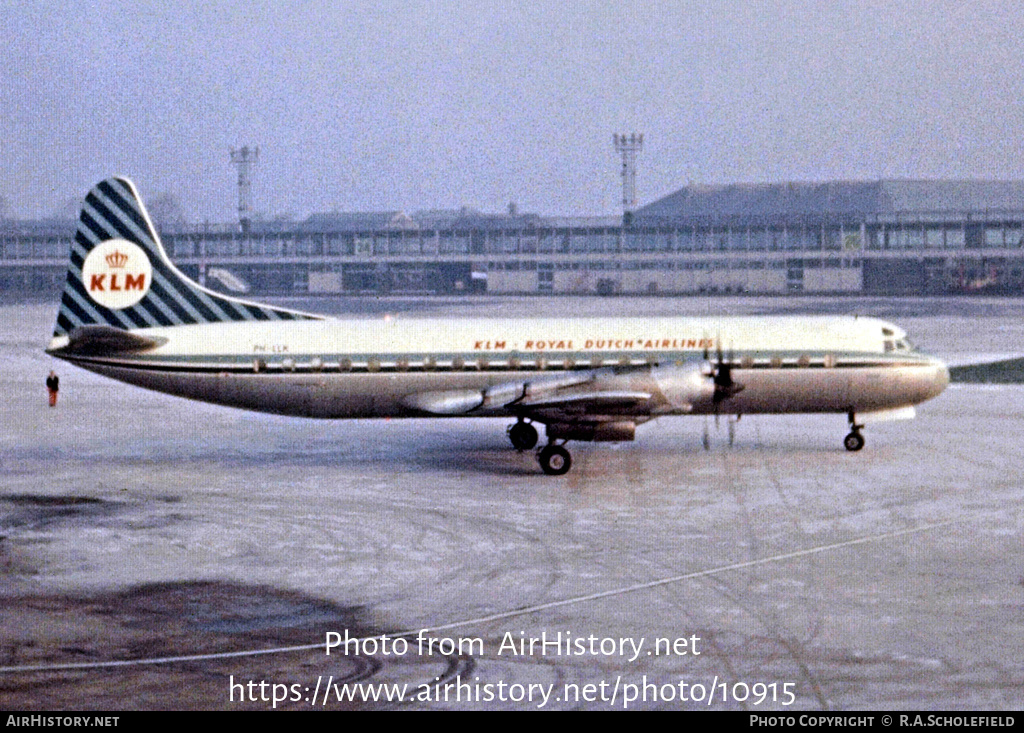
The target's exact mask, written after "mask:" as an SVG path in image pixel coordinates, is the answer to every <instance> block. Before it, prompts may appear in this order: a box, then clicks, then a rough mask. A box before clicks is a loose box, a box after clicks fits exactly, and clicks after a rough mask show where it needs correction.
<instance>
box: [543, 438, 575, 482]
mask: <svg viewBox="0 0 1024 733" xmlns="http://www.w3.org/2000/svg"><path fill="white" fill-rule="evenodd" d="M537 461H538V462H539V463H540V468H541V470H542V471H544V473H546V474H547V475H548V476H561V475H563V474H566V473H568V472H569V469H570V468H572V456H570V455H569V451H568V450H566V449H565V446H564V445H560V444H557V443H549V444H548V445H546V446H544V447H543V448H541V449H540V451H538V453H537Z"/></svg>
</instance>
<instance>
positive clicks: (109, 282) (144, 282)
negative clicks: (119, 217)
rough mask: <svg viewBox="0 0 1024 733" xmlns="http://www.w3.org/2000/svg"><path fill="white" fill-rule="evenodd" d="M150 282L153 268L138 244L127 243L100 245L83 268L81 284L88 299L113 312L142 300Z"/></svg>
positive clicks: (108, 241)
mask: <svg viewBox="0 0 1024 733" xmlns="http://www.w3.org/2000/svg"><path fill="white" fill-rule="evenodd" d="M152 282H153V265H152V264H150V261H149V258H148V257H146V253H145V252H144V251H143V250H142V247H140V246H139V245H137V244H134V243H133V242H129V241H128V240H126V239H108V240H107V241H105V242H100V244H98V245H97V246H96V247H94V248H93V250H92V252H90V253H89V255H88V256H87V257H86V258H85V262H84V263H83V264H82V284H83V285H85V291H86V292H87V293H89V297H90V298H92V299H93V300H95V301H96V302H97V303H99V304H100V305H102V306H106V307H107V308H111V309H113V310H120V309H122V308H130V307H131V306H133V305H135V304H136V303H138V302H139V301H140V300H142V299H143V298H144V297H145V295H146V293H148V292H149V286H150V285H151V284H152Z"/></svg>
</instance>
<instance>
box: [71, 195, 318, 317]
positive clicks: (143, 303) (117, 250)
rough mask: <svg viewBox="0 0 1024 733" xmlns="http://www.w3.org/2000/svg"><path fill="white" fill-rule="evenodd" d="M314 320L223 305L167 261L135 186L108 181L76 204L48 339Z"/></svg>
mask: <svg viewBox="0 0 1024 733" xmlns="http://www.w3.org/2000/svg"><path fill="white" fill-rule="evenodd" d="M316 318H318V317H317V316H314V315H310V314H306V313H298V312H296V311H290V310H285V309H282V308H273V307H270V306H266V305H260V304H258V303H249V302H246V301H242V300H237V299H235V298H229V297H226V296H223V295H220V294H218V293H214V292H212V291H210V290H207V289H206V288H204V287H202V286H201V285H199V284H198V283H196V282H193V281H192V280H190V279H189V278H188V277H186V276H185V275H184V274H182V273H181V271H179V270H178V268H176V267H175V266H174V265H173V264H172V263H171V261H170V260H169V259H168V257H167V253H166V252H165V250H164V248H163V245H162V244H161V243H160V238H159V236H157V233H156V229H155V228H154V227H153V223H152V221H150V218H149V214H147V213H146V207H145V206H144V205H143V203H142V199H141V198H140V197H139V194H138V191H137V190H136V189H135V185H134V184H133V183H132V182H131V181H129V180H128V179H127V178H108V179H107V180H105V181H103V182H101V183H99V184H97V185H96V186H95V187H94V188H93V189H92V190H91V191H89V194H88V195H87V196H86V197H85V202H84V203H83V204H82V213H81V215H80V217H79V220H78V230H77V232H76V233H75V239H74V241H73V242H72V245H71V258H70V261H69V263H68V275H67V282H66V283H65V285H64V293H63V295H62V297H61V301H60V311H59V312H58V313H57V325H56V326H55V328H54V331H53V335H54V336H62V335H67V334H70V333H71V332H72V331H73V330H74V329H76V328H80V327H83V326H94V325H103V326H111V327H114V328H118V329H123V330H126V331H130V330H132V329H137V328H150V327H156V326H177V325H185V324H195V323H216V322H223V321H272V320H308V319H316Z"/></svg>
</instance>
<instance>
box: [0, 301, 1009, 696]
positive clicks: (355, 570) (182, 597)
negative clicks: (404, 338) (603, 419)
mask: <svg viewBox="0 0 1024 733" xmlns="http://www.w3.org/2000/svg"><path fill="white" fill-rule="evenodd" d="M303 305H304V307H306V308H307V309H316V310H323V308H321V307H320V305H319V304H317V303H305V304H303ZM334 307H335V308H343V307H345V304H344V303H343V304H342V305H341V306H334ZM510 308H515V309H516V310H517V311H518V312H523V313H524V314H525V315H543V314H545V313H550V312H556V311H557V312H567V311H568V312H571V313H574V314H587V313H602V312H607V311H608V310H609V309H615V310H617V311H618V312H622V313H623V314H629V313H644V312H649V313H669V312H698V313H699V312H711V310H712V309H715V312H731V313H742V312H777V311H789V310H797V311H806V312H811V311H815V312H821V311H823V310H824V311H828V312H862V313H865V314H870V315H879V316H881V317H885V318H890V319H891V320H894V321H895V322H897V323H899V324H900V325H902V326H904V327H905V328H907V330H908V331H909V332H910V335H911V338H912V339H913V340H914V341H915V343H917V344H918V345H919V346H921V347H922V349H923V350H924V351H927V352H929V353H935V354H937V355H939V356H943V357H945V358H947V359H949V360H951V361H954V362H957V363H962V362H964V361H965V360H970V359H972V358H978V357H979V355H986V356H990V355H999V356H1004V355H1008V354H1018V355H1019V354H1020V353H1021V352H1022V351H1024V349H1021V348H1020V345H1021V344H1022V343H1024V341H1022V340H1021V335H1022V333H1021V332H1022V330H1024V326H1022V325H1021V324H1022V323H1024V318H1022V317H1021V316H1022V315H1024V304H1021V303H1018V302H1017V301H1012V300H997V299H992V300H969V301H956V300H944V299H940V300H929V301H883V300H877V301H862V300H834V301H828V302H821V301H810V300H769V299H732V300H724V299H723V300H709V299H668V298H655V299H630V300H602V299H569V300H566V301H562V300H557V299H539V298H538V299H511V298H506V299H501V300H494V301H491V300H481V301H465V302H450V301H431V300H425V301H381V302H376V303H375V307H371V308H369V309H368V310H370V311H374V310H377V311H395V312H396V315H395V317H407V315H406V314H407V313H412V312H422V313H423V314H424V315H436V314H437V313H439V312H444V313H454V314H456V315H488V314H491V313H493V312H496V311H500V312H505V313H508V312H509V309H510ZM328 309H330V307H328ZM54 314H55V307H54V306H51V305H10V306H3V307H0V354H2V356H3V361H2V363H3V364H4V369H3V370H2V372H0V387H2V389H3V392H2V393H3V395H4V397H3V399H2V400H0V425H2V429H0V430H2V432H0V440H2V443H0V445H2V453H0V535H2V537H0V595H2V596H3V610H0V667H3V668H4V670H5V671H3V672H2V673H0V708H3V709H24V710H30V709H32V710H47V709H68V710H83V709H184V708H203V709H206V708H222V709H243V708H246V709H249V708H257V709H263V708H270V707H275V706H276V707H286V708H299V709H302V708H309V707H317V708H324V709H343V708H351V707H373V708H381V707H384V708H400V709H437V708H441V709H471V708H486V709H495V708H504V709H532V708H543V709H566V708H584V709H623V708H626V709H652V708H666V709H709V708H710V709H714V710H718V709H723V710H724V709H742V710H748V711H758V710H760V711H795V710H800V711H807V710H918V709H927V710H1017V709H1021V708H1022V707H1024V662H1022V660H1024V633H1022V632H1024V621H1022V618H1024V617H1022V615H1021V608H1022V603H1024V563H1022V559H1024V544H1022V542H1021V531H1022V524H1024V510H1022V501H1021V500H1022V497H1024V488H1022V478H1021V476H1022V471H1021V469H1022V466H1024V448H1022V446H1021V441H1020V436H1021V435H1024V388H1022V387H1018V386H1001V387H991V386H972V385H953V386H951V387H950V388H949V389H948V390H947V391H946V392H945V393H944V394H943V395H942V396H940V397H939V398H938V399H936V400H934V401H932V402H929V403H926V404H924V405H922V406H920V407H919V408H918V418H917V419H916V420H914V421H910V422H895V423H882V424H871V425H869V426H868V428H867V430H866V432H865V436H866V438H867V447H866V448H865V449H864V450H863V451H862V452H860V453H858V454H849V453H847V452H846V451H845V450H843V448H842V438H843V435H844V434H845V432H846V422H845V417H844V416H785V417H769V416H764V417H752V416H747V417H744V418H743V419H742V420H741V421H740V422H739V424H738V425H737V426H736V428H737V430H736V441H735V445H734V446H732V447H730V446H729V445H728V441H727V438H726V436H727V431H726V428H725V426H726V423H725V420H723V421H722V428H721V430H720V432H718V433H715V432H714V431H713V432H712V448H711V450H710V451H704V450H703V449H702V447H701V432H702V418H674V419H663V420H659V421H656V422H654V423H651V424H648V425H645V426H642V427H641V428H639V429H638V434H637V440H636V442H634V443H625V444H615V445H609V444H596V445H592V444H580V443H574V444H571V447H572V449H573V456H574V459H575V464H574V466H573V470H572V472H570V473H569V474H568V475H567V476H565V477H558V478H553V477H548V476H545V475H543V474H542V473H541V472H540V470H539V469H538V467H537V464H536V461H535V460H534V458H533V456H532V454H530V453H526V454H519V453H516V452H515V451H514V450H512V449H511V448H510V447H509V445H508V442H507V439H506V437H505V426H506V421H500V420H498V421H496V420H474V419H450V420H416V421H400V420H395V421H385V420H366V421H338V422H319V421H308V420H301V419H295V418H282V417H275V416H267V415H259V414H253V413H245V412H241V411H237V410H232V409H228V408H220V407H216V406H211V405H204V404H200V403H194V402H189V401H186V400H182V399H179V398H174V397H169V396H164V395H159V394H155V393H150V392H146V391H143V390H140V389H137V388H133V387H129V386H127V385H122V384H119V383H117V382H113V381H109V380H105V379H103V378H101V377H98V376H94V375H91V374H88V373H86V372H83V371H80V370H77V369H75V368H73V367H71V366H70V365H66V364H63V363H61V362H55V361H52V360H51V359H50V358H49V357H47V356H46V355H45V354H44V353H43V352H42V348H43V347H44V346H45V343H46V340H47V335H48V333H49V331H50V329H51V327H52V319H53V317H54ZM364 316H365V317H379V313H374V312H369V313H366V314H364ZM51 368H55V369H57V371H58V372H59V374H60V376H61V379H62V389H61V395H60V401H59V404H58V406H57V407H56V408H53V409H50V408H48V407H47V406H46V391H45V387H44V385H43V381H44V379H45V377H46V375H47V373H48V372H49V370H50V369H51ZM421 628H429V629H433V630H434V631H432V632H431V633H429V634H424V635H423V636H422V639H423V640H424V641H423V642H417V637H416V636H415V635H414V636H412V637H408V641H407V647H406V648H404V649H402V648H398V649H396V648H394V646H392V647H391V648H386V647H387V643H388V641H391V642H392V644H393V641H394V640H385V639H381V638H380V635H382V634H385V633H387V632H398V631H415V630H418V629H421ZM346 629H349V630H350V633H351V635H352V636H353V637H355V636H357V635H361V636H363V637H366V638H373V639H377V642H374V643H375V646H372V648H371V645H370V643H366V644H364V645H363V646H361V647H360V649H359V650H358V651H359V652H361V653H360V654H358V655H350V656H349V657H346V656H345V655H343V654H340V653H339V652H338V651H337V650H335V652H334V653H333V654H332V655H331V656H327V655H326V654H325V653H324V649H323V648H322V647H321V648H320V649H310V650H306V651H287V652H281V653H278V654H270V655H264V656H249V657H246V656H240V657H231V658H227V659H223V658H221V659H195V660H185V661H179V662H175V663H170V664H157V665H153V664H136V665H129V666H123V667H115V668H110V667H99V668H84V669H75V670H47V671H31V670H29V669H28V668H30V667H34V666H38V665H50V664H67V663H84V664H91V663H98V662H107V661H115V660H117V661H124V660H147V659H153V658H162V657H169V656H187V655H193V654H206V653H215V652H230V651H244V650H247V649H268V648H276V647H296V646H304V645H317V644H320V645H322V644H323V643H324V641H325V639H326V638H327V634H328V632H337V633H339V634H342V635H343V634H344V633H345V630H346ZM431 640H432V641H431ZM531 641H532V642H533V647H532V648H530V647H529V643H530V642H531ZM421 643H422V644H423V646H422V647H421V646H420V644H421ZM524 644H526V646H524ZM428 651H429V653H427V652H428ZM421 652H422V653H421ZM460 652H462V653H461V654H460ZM346 681H347V682H350V683H353V684H354V683H356V682H358V683H360V684H364V685H367V687H366V688H364V690H363V692H364V693H368V694H371V695H374V694H377V695H386V694H393V693H395V691H401V692H404V695H405V696H404V699H403V701H401V702H397V701H394V700H392V701H388V702H384V701H378V702H376V703H373V702H369V703H368V702H363V701H359V702H349V701H342V700H340V699H339V698H340V697H343V696H344V694H346V691H345V690H343V689H341V684H342V683H344V682H346ZM260 682H263V683H267V684H266V685H264V686H263V687H261V686H260V685H259V683H260ZM249 683H252V684H249ZM328 683H330V684H328ZM271 685H279V686H278V687H273V686H271ZM402 685H404V686H405V687H404V689H403V688H401V687H396V686H402ZM371 688H372V689H371ZM325 692H330V693H331V695H332V696H329V697H326V698H325V697H324V693H325ZM280 695H284V696H285V699H282V700H280V701H277V702H275V701H274V699H273V698H274V697H275V696H280Z"/></svg>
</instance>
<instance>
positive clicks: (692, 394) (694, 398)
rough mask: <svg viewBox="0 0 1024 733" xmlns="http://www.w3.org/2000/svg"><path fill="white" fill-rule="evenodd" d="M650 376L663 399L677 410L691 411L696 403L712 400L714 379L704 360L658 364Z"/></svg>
mask: <svg viewBox="0 0 1024 733" xmlns="http://www.w3.org/2000/svg"><path fill="white" fill-rule="evenodd" d="M651 376H652V377H653V378H654V382H655V384H657V385H658V389H660V390H661V393H662V395H664V396H665V399H666V400H668V402H669V404H670V405H672V407H674V408H675V409H677V410H681V411H683V412H692V411H693V410H694V408H695V407H696V406H697V405H699V404H704V403H711V402H712V401H713V400H714V397H715V380H714V377H713V376H712V373H711V371H710V370H709V369H708V365H707V364H706V363H705V362H702V361H688V362H686V363H684V364H682V365H681V366H676V365H669V366H660V367H657V368H655V369H654V370H652V371H651Z"/></svg>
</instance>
